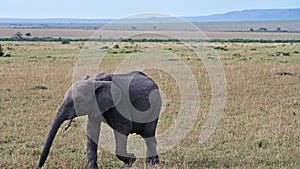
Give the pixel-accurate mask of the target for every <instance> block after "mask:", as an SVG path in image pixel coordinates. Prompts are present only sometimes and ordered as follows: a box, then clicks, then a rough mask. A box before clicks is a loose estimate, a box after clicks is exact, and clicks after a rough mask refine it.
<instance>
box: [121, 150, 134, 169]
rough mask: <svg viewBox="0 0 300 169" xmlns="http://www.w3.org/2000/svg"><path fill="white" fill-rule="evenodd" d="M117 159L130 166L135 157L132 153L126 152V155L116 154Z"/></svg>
mask: <svg viewBox="0 0 300 169" xmlns="http://www.w3.org/2000/svg"><path fill="white" fill-rule="evenodd" d="M117 157H118V159H119V160H121V161H123V162H124V163H125V165H126V166H127V167H131V166H132V164H133V163H134V162H135V160H136V158H135V155H134V154H133V153H128V154H127V156H126V157H124V156H120V155H117Z"/></svg>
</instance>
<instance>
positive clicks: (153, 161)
mask: <svg viewBox="0 0 300 169" xmlns="http://www.w3.org/2000/svg"><path fill="white" fill-rule="evenodd" d="M158 163H159V159H158V155H156V156H151V157H147V158H146V164H147V165H155V164H158Z"/></svg>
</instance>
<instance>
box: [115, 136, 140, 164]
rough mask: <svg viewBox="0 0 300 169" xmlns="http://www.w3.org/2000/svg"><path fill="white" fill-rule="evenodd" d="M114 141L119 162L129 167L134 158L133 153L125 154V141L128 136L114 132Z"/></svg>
mask: <svg viewBox="0 0 300 169" xmlns="http://www.w3.org/2000/svg"><path fill="white" fill-rule="evenodd" d="M114 134H115V140H116V156H117V157H118V159H119V160H121V161H123V162H124V163H125V165H127V166H129V167H131V166H132V164H133V163H134V162H135V160H136V158H135V156H134V154H133V153H127V139H128V135H123V134H121V133H119V132H117V131H114Z"/></svg>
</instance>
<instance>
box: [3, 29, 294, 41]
mask: <svg viewBox="0 0 300 169" xmlns="http://www.w3.org/2000/svg"><path fill="white" fill-rule="evenodd" d="M17 32H21V33H22V34H23V35H24V37H25V34H26V33H28V32H29V33H31V35H32V37H56V38H58V37H62V38H89V37H92V38H104V39H119V38H124V37H128V38H131V37H132V36H141V37H143V38H144V37H145V35H146V34H152V38H153V37H159V36H166V37H168V38H170V39H175V38H177V39H236V38H239V39H270V40H275V39H300V33H290V32H217V31H216V32H195V31H163V30H162V31H138V30H137V31H135V30H83V29H29V28H17V29H15V28H0V37H2V38H11V37H12V36H13V35H14V34H16V33H17ZM149 38H151V37H149Z"/></svg>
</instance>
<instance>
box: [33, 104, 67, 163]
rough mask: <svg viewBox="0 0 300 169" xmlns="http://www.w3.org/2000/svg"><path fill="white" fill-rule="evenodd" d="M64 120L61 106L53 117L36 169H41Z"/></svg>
mask: <svg viewBox="0 0 300 169" xmlns="http://www.w3.org/2000/svg"><path fill="white" fill-rule="evenodd" d="M66 119H67V114H66V113H65V111H64V106H61V108H60V109H59V110H58V112H57V114H56V116H55V117H54V119H53V121H52V124H51V128H50V130H49V132H48V135H47V138H46V141H45V143H44V147H43V151H42V154H41V156H40V161H39V164H38V167H37V168H41V167H42V166H43V165H44V163H45V161H46V159H47V157H48V154H49V150H50V148H51V145H52V142H53V140H54V137H55V135H56V133H57V131H58V129H59V127H60V126H61V124H62V123H63V122H64V121H65V120H66Z"/></svg>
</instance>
